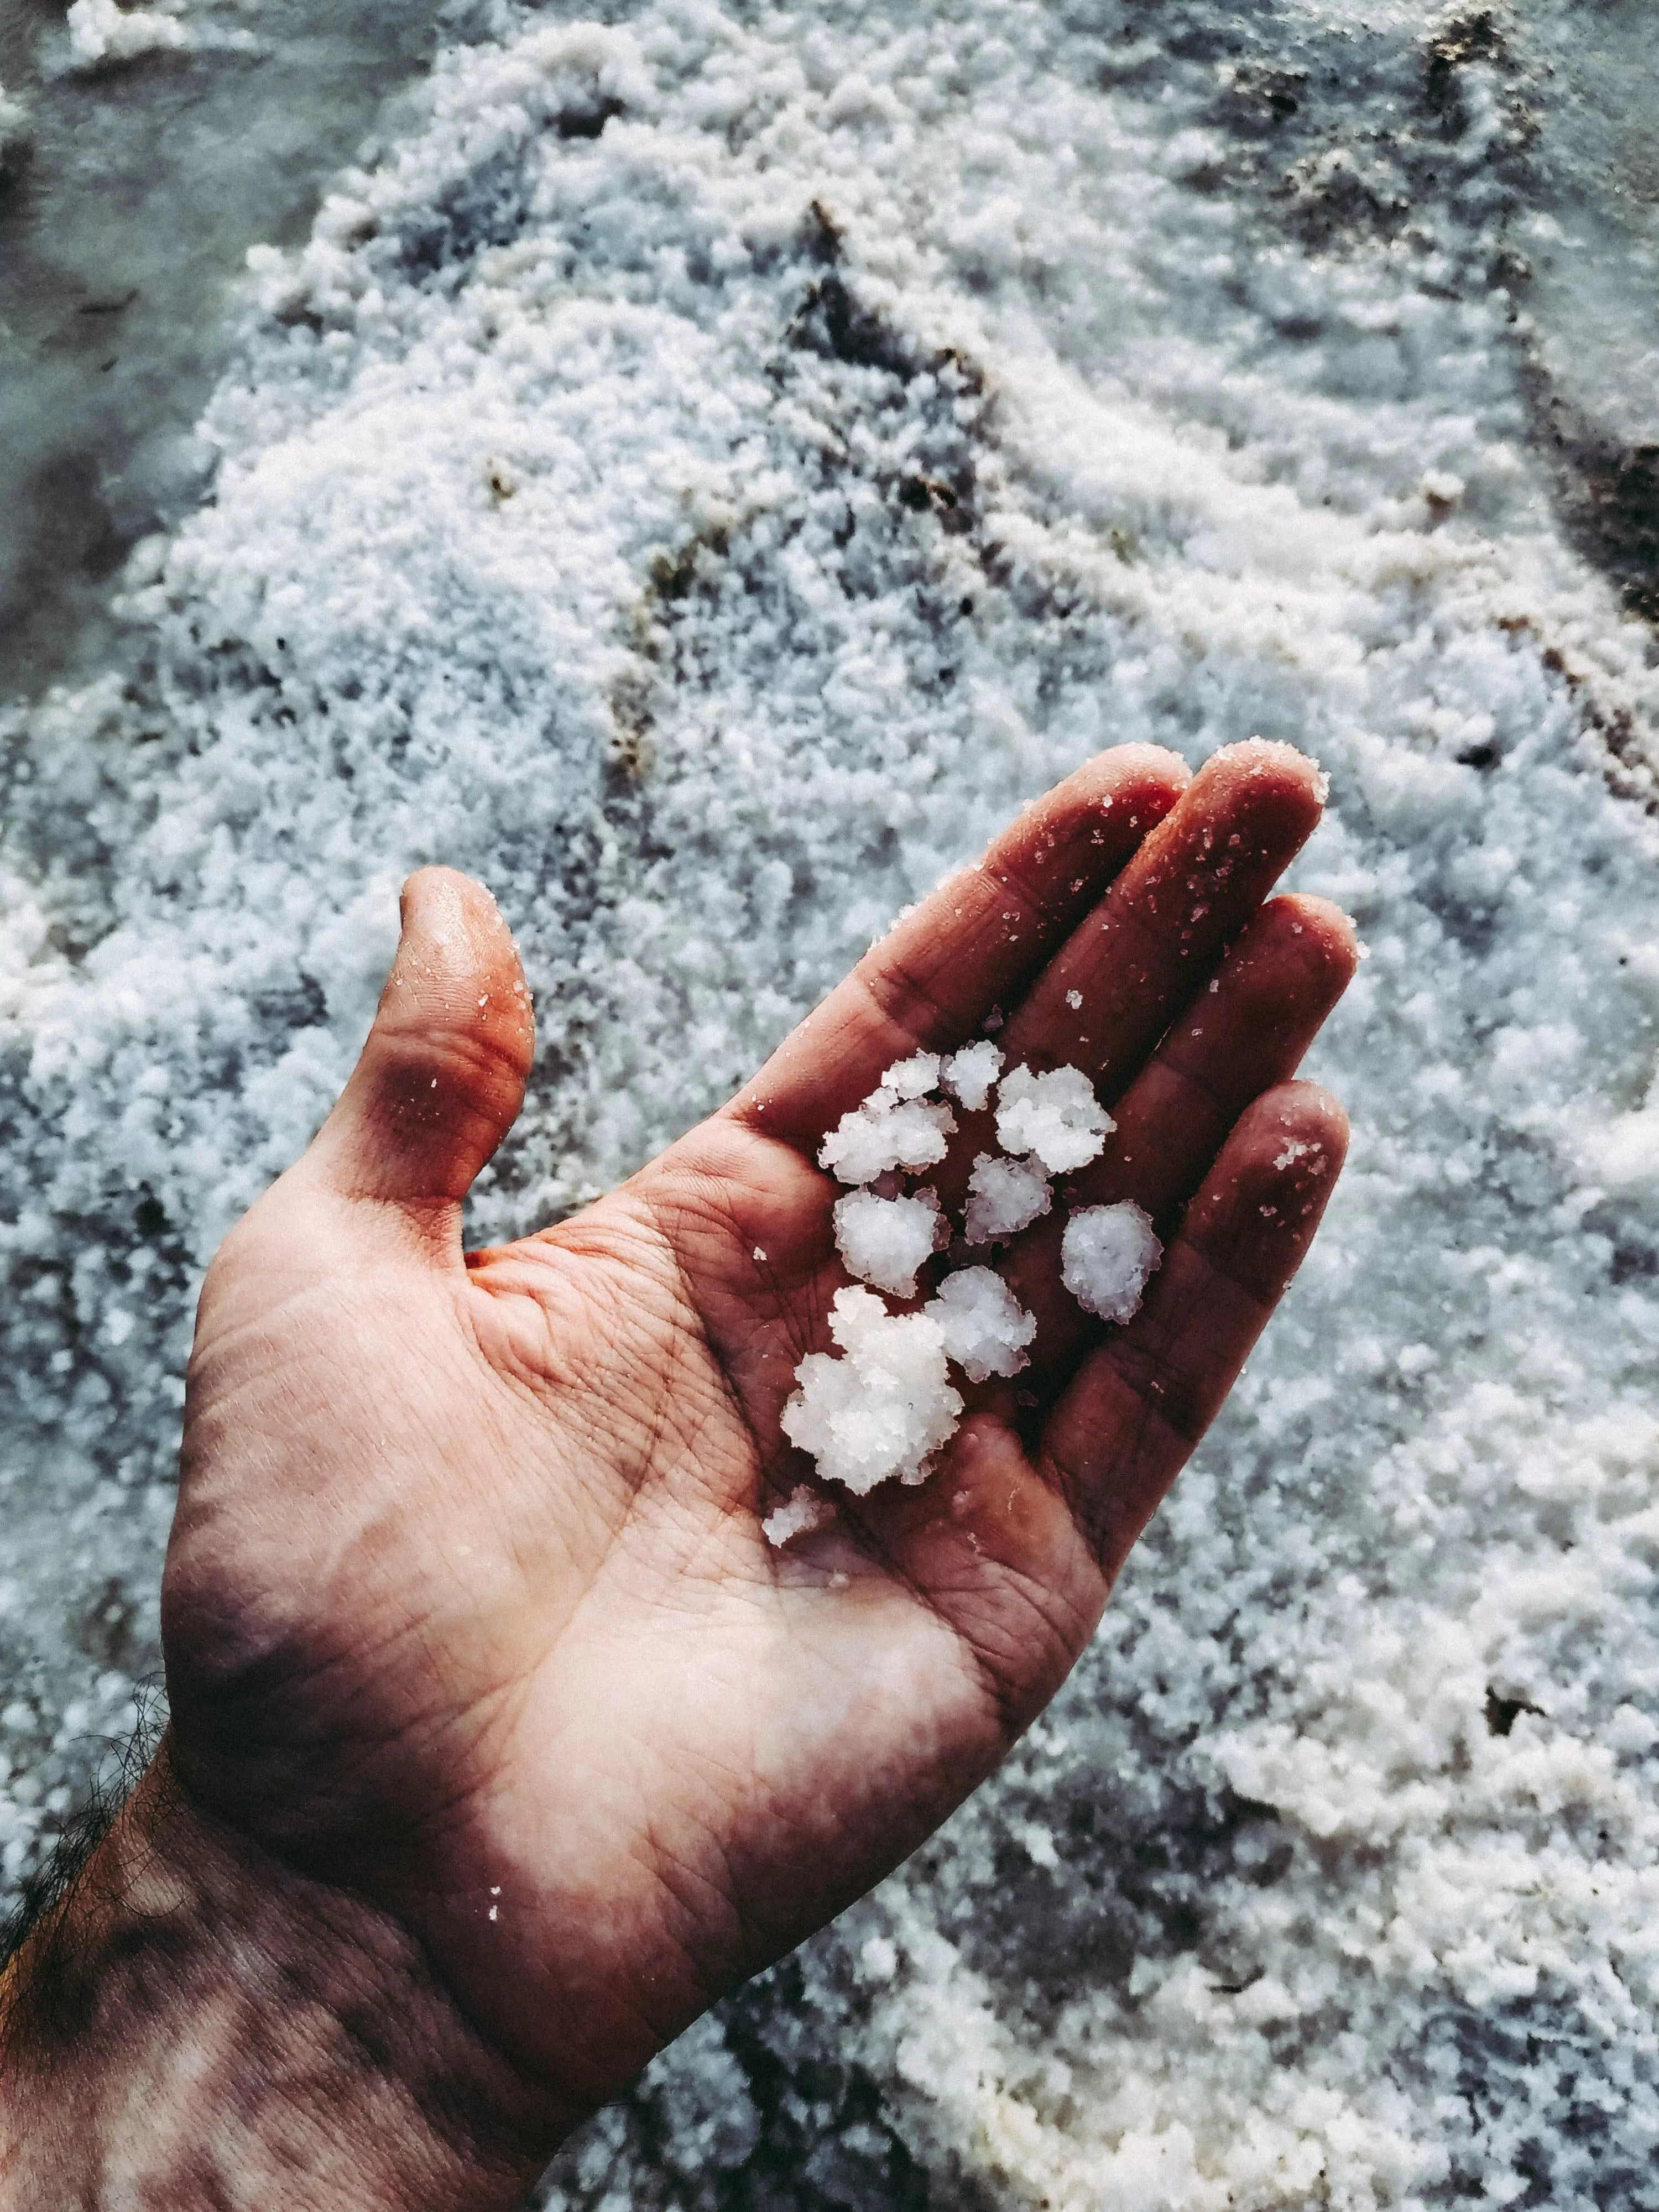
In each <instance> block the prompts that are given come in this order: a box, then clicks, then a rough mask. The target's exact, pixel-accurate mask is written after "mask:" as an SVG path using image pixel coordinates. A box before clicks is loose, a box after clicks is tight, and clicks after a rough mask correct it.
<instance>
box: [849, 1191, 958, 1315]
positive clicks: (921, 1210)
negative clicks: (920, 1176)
mask: <svg viewBox="0 0 1659 2212" xmlns="http://www.w3.org/2000/svg"><path fill="white" fill-rule="evenodd" d="M950 1233H951V1232H950V1230H949V1228H948V1227H947V1225H946V1223H945V1216H944V1214H943V1212H941V1211H940V1208H939V1200H938V1198H937V1197H936V1196H935V1194H933V1191H931V1190H919V1191H918V1192H917V1193H916V1194H915V1197H914V1198H878V1196H877V1194H876V1193H875V1192H874V1191H872V1190H849V1191H848V1194H847V1195H846V1197H845V1198H843V1199H842V1200H839V1201H838V1203H837V1205H836V1249H837V1250H838V1251H839V1252H840V1254H841V1256H842V1260H843V1261H845V1263H846V1267H847V1272H848V1274H849V1275H856V1276H857V1277H858V1279H859V1280H860V1282H861V1283H873V1284H874V1285H875V1286H876V1288H877V1289H878V1291H891V1293H892V1295H893V1296H894V1297H896V1298H913V1297H915V1294H916V1270H917V1269H918V1268H919V1267H921V1263H922V1261H924V1260H927V1259H930V1258H931V1257H932V1256H933V1253H934V1252H936V1251H937V1250H938V1249H939V1246H940V1245H941V1244H944V1243H948V1242H949V1241H950Z"/></svg>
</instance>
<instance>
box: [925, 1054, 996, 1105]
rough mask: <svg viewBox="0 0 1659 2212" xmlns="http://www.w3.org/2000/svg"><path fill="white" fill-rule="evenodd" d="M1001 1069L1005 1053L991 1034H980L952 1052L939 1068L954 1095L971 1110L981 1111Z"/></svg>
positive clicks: (959, 1102)
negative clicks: (997, 1045)
mask: <svg viewBox="0 0 1659 2212" xmlns="http://www.w3.org/2000/svg"><path fill="white" fill-rule="evenodd" d="M1001 1073H1002V1054H1001V1053H1000V1051H999V1050H998V1049H997V1048H996V1046H995V1045H994V1044H993V1043H992V1042H991V1041H990V1039H989V1038H988V1037H980V1038H978V1039H977V1040H976V1041H975V1042H974V1043H972V1044H965V1045H963V1048H962V1050H961V1051H960V1052H953V1053H952V1054H951V1057H950V1058H949V1060H946V1061H945V1065H944V1067H943V1068H942V1069H941V1071H940V1080H941V1082H942V1083H943V1084H944V1086H945V1089H946V1090H947V1091H949V1092H950V1094H951V1097H953V1098H954V1099H956V1100H957V1103H958V1104H959V1105H962V1106H963V1107H965V1108H966V1109H967V1110H968V1112H969V1113H970V1114H977V1113H979V1112H981V1110H982V1109H983V1108H984V1106H985V1104H986V1102H987V1100H988V1098H989V1097H990V1096H991V1085H993V1084H994V1082H995V1081H996V1079H997V1078H998V1076H999V1075H1000V1074H1001Z"/></svg>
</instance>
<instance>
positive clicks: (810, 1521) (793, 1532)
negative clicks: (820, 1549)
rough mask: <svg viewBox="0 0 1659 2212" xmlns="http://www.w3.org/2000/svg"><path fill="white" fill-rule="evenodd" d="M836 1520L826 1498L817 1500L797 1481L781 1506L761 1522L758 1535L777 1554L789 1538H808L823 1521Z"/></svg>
mask: <svg viewBox="0 0 1659 2212" xmlns="http://www.w3.org/2000/svg"><path fill="white" fill-rule="evenodd" d="M835 1517H836V1509H835V1507H834V1506H833V1505H832V1504H830V1503H829V1499H828V1498H820V1497H819V1496H818V1494H817V1491H815V1490H809V1489H808V1488H807V1486H806V1485H805V1483H804V1482H798V1483H797V1484H796V1485H795V1486H794V1488H793V1490H792V1491H791V1492H790V1493H789V1495H788V1497H787V1498H786V1499H785V1500H784V1502H783V1504H781V1505H775V1506H774V1507H773V1509H772V1510H771V1511H770V1512H769V1514H768V1515H767V1516H766V1518H765V1520H764V1521H763V1522H761V1534H762V1535H763V1536H764V1537H765V1539H766V1541H767V1542H768V1543H769V1544H775V1545H776V1546H777V1547H778V1548H779V1550H780V1551H781V1549H782V1548H783V1547H784V1545H786V1544H787V1542H788V1541H789V1539H790V1538H791V1537H792V1536H806V1535H810V1534H811V1532H812V1530H813V1529H814V1528H823V1525H824V1523H825V1522H827V1521H833V1520H834V1519H835Z"/></svg>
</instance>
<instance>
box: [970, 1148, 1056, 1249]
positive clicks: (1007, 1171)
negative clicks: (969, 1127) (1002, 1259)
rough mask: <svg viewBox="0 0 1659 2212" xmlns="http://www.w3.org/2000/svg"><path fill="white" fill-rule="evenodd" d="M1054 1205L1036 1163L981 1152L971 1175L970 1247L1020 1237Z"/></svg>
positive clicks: (1046, 1183)
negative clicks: (1022, 1232)
mask: <svg viewBox="0 0 1659 2212" xmlns="http://www.w3.org/2000/svg"><path fill="white" fill-rule="evenodd" d="M1053 1203H1054V1200H1053V1197H1052V1194H1050V1192H1049V1189H1048V1177H1047V1176H1045V1175H1044V1174H1043V1172H1042V1169H1041V1168H1040V1167H1038V1165H1037V1164H1036V1161H1035V1160H1005V1159H1002V1158H999V1157H998V1156H997V1155H996V1154H995V1153H994V1152H981V1154H980V1155H979V1158H977V1159H976V1160H975V1162H974V1164H973V1167H972V1169H971V1170H969V1176H968V1211H967V1214H966V1216H965V1218H964V1219H963V1235H964V1236H965V1237H967V1239H968V1242H969V1243H970V1244H988V1243H991V1242H992V1240H993V1239H994V1238H995V1237H1016V1236H1018V1233H1019V1231H1021V1230H1022V1229H1024V1228H1027V1227H1029V1226H1030V1224H1031V1223H1032V1222H1033V1221H1035V1220H1036V1218H1037V1217H1038V1216H1039V1215H1040V1214H1044V1213H1046V1212H1048V1208H1049V1206H1051V1205H1052V1204H1053Z"/></svg>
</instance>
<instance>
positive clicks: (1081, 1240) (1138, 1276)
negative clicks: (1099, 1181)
mask: <svg viewBox="0 0 1659 2212" xmlns="http://www.w3.org/2000/svg"><path fill="white" fill-rule="evenodd" d="M1163 1257H1164V1247H1163V1245H1162V1244H1160V1243H1159V1242H1158V1238H1157V1237H1156V1236H1155V1235H1154V1234H1153V1231H1152V1216H1151V1215H1150V1214H1149V1213H1146V1212H1144V1211H1143V1210H1142V1208H1141V1207H1139V1206H1137V1205H1136V1204H1135V1202H1134V1200H1133V1199H1132V1198H1126V1199H1121V1200H1119V1202H1118V1203H1117V1205H1115V1206H1079V1209H1078V1211H1077V1212H1075V1213H1074V1214H1073V1216H1072V1218H1071V1219H1070V1220H1069V1221H1068V1222H1067V1223H1066V1234H1065V1236H1064V1237H1062V1238H1061V1240H1060V1281H1061V1282H1062V1283H1064V1284H1065V1285H1066V1289H1067V1290H1068V1291H1070V1292H1071V1294H1072V1296H1073V1297H1074V1298H1075V1299H1076V1300H1077V1302H1078V1304H1079V1305H1080V1306H1081V1307H1082V1308H1083V1310H1084V1311H1085V1313H1091V1314H1098V1315H1099V1316H1100V1318H1101V1320H1102V1321H1119V1322H1121V1321H1127V1320H1128V1319H1129V1318H1130V1317H1131V1316H1133V1315H1134V1314H1137V1313H1139V1310H1140V1297H1141V1292H1142V1291H1144V1290H1145V1289H1146V1278H1147V1277H1148V1276H1149V1275H1150V1274H1151V1273H1152V1270H1153V1268H1154V1267H1157V1265H1158V1261H1160V1260H1161V1259H1162V1258H1163Z"/></svg>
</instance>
